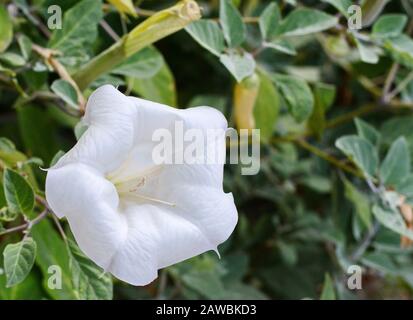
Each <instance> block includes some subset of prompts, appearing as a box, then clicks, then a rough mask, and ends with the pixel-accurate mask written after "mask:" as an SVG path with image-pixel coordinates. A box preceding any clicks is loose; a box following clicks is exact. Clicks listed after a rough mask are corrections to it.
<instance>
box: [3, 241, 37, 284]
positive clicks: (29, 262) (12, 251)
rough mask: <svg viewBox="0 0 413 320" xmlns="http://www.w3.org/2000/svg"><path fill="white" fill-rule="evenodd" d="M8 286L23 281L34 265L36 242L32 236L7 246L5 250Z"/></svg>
mask: <svg viewBox="0 0 413 320" xmlns="http://www.w3.org/2000/svg"><path fill="white" fill-rule="evenodd" d="M3 257H4V269H5V271H6V277H7V284H6V286H7V287H8V288H10V287H12V286H14V285H16V284H18V283H20V282H22V281H23V280H24V279H25V278H26V277H27V275H28V273H29V272H30V270H31V269H32V267H33V264H34V259H35V258H36V242H35V241H34V240H33V239H32V238H26V239H23V240H22V241H20V242H18V243H14V244H9V245H7V246H6V248H5V249H4V252H3Z"/></svg>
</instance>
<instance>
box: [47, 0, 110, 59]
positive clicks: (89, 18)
mask: <svg viewBox="0 0 413 320" xmlns="http://www.w3.org/2000/svg"><path fill="white" fill-rule="evenodd" d="M101 18H102V2H101V1H100V0H98V1H96V0H82V1H80V2H78V3H77V4H76V5H74V6H73V7H72V8H70V9H69V10H68V11H66V12H65V14H64V17H63V25H62V28H61V29H56V30H55V31H54V32H53V34H52V37H51V39H50V42H49V47H50V48H53V49H56V50H59V51H61V52H62V53H63V54H64V56H65V57H73V56H79V55H84V54H85V49H87V48H88V47H89V46H90V45H91V44H92V43H93V42H94V41H95V39H96V37H97V34H98V24H99V21H100V19H101Z"/></svg>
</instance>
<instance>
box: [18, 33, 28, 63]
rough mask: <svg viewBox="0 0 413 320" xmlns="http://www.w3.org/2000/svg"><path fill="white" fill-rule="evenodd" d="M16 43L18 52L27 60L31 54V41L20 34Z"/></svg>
mask: <svg viewBox="0 0 413 320" xmlns="http://www.w3.org/2000/svg"><path fill="white" fill-rule="evenodd" d="M17 42H18V43H19V47H20V52H21V53H22V55H23V58H24V59H25V60H28V59H29V58H30V55H31V53H32V41H31V40H30V38H29V37H28V36H26V35H24V34H22V35H21V36H19V38H18V39H17Z"/></svg>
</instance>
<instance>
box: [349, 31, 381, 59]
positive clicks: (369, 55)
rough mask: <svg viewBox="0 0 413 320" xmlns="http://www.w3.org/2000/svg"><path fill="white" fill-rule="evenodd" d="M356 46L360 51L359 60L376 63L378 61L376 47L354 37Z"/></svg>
mask: <svg viewBox="0 0 413 320" xmlns="http://www.w3.org/2000/svg"><path fill="white" fill-rule="evenodd" d="M354 41H355V42H356V45H357V48H358V50H359V53H360V60H361V61H363V62H365V63H370V64H376V63H377V62H379V55H378V53H377V48H376V47H374V46H372V45H367V44H365V43H364V42H363V41H361V40H360V39H357V38H356V37H354Z"/></svg>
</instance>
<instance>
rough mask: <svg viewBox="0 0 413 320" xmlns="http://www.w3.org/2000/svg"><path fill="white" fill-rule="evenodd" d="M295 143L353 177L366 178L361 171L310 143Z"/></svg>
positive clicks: (296, 140)
mask: <svg viewBox="0 0 413 320" xmlns="http://www.w3.org/2000/svg"><path fill="white" fill-rule="evenodd" d="M293 142H294V143H296V144H297V145H299V146H300V147H302V148H304V149H306V150H307V151H309V152H311V153H313V154H315V155H316V156H318V157H319V158H321V159H324V160H326V161H327V162H329V163H331V164H332V165H334V166H336V167H337V168H339V169H341V170H343V171H346V172H348V173H350V174H353V175H355V176H357V177H359V178H364V177H363V174H362V173H361V172H360V171H358V170H357V169H355V168H353V167H351V166H349V165H347V164H345V163H343V162H341V161H340V160H338V159H336V158H335V157H333V156H331V155H330V154H328V153H327V152H325V151H323V150H321V149H318V148H317V147H314V146H313V145H311V144H310V143H308V142H307V141H305V140H304V139H294V140H293Z"/></svg>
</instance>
